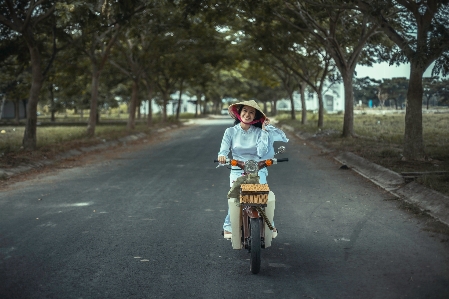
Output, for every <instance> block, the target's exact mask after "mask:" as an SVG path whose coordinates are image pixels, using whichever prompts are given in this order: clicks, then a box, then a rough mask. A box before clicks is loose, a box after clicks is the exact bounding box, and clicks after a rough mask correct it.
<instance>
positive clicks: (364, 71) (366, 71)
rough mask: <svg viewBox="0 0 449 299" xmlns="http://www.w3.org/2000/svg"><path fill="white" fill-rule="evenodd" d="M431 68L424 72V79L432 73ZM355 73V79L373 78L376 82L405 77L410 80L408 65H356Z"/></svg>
mask: <svg viewBox="0 0 449 299" xmlns="http://www.w3.org/2000/svg"><path fill="white" fill-rule="evenodd" d="M432 67H433V64H432V65H431V66H429V68H428V69H427V70H426V71H425V72H424V77H430V76H431V73H432ZM355 71H356V72H357V78H363V77H370V78H374V79H376V80H380V79H383V78H385V79H387V78H388V79H390V78H395V77H406V78H407V79H409V78H410V64H408V63H407V64H401V65H400V66H396V65H391V66H390V65H388V62H383V63H379V64H375V65H374V66H372V67H368V66H363V65H358V66H357V67H356V68H355Z"/></svg>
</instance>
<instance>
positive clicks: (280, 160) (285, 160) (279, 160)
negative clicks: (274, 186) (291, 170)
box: [278, 158, 288, 162]
mask: <svg viewBox="0 0 449 299" xmlns="http://www.w3.org/2000/svg"><path fill="white" fill-rule="evenodd" d="M278 162H288V158H281V159H278Z"/></svg>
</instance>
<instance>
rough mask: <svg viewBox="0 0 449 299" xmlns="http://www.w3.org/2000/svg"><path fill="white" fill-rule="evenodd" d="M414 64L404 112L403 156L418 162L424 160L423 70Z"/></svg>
mask: <svg viewBox="0 0 449 299" xmlns="http://www.w3.org/2000/svg"><path fill="white" fill-rule="evenodd" d="M416 64H417V62H411V64H410V81H409V87H408V91H407V106H406V110H405V132H404V151H403V155H404V158H405V159H407V160H420V159H423V158H424V154H425V153H424V142H423V127H422V96H423V85H422V76H423V73H424V70H425V69H423V68H422V67H419V66H417V65H416Z"/></svg>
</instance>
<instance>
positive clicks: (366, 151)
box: [276, 113, 449, 196]
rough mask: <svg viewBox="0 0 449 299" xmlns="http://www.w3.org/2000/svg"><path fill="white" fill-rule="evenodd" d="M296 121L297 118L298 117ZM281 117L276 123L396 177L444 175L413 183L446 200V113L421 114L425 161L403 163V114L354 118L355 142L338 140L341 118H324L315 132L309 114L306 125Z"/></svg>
mask: <svg viewBox="0 0 449 299" xmlns="http://www.w3.org/2000/svg"><path fill="white" fill-rule="evenodd" d="M298 117H300V115H299V114H298ZM289 118H290V115H287V114H281V115H279V116H277V117H276V119H277V120H278V121H279V122H280V123H281V124H286V125H289V126H291V127H293V128H294V130H295V131H296V132H301V133H302V134H305V135H306V136H309V137H310V138H312V139H315V140H317V141H321V142H325V143H326V144H327V145H328V146H330V147H332V148H334V149H336V150H338V151H349V152H353V153H355V154H357V155H359V156H361V157H363V158H365V159H367V160H369V161H371V162H373V163H376V164H379V165H381V166H384V167H386V168H388V169H391V170H393V171H395V172H397V173H402V172H437V171H438V172H448V174H447V175H422V176H420V177H418V178H417V180H416V181H417V182H418V183H421V184H423V185H425V186H426V187H429V188H431V189H434V190H436V191H438V192H441V193H443V194H446V195H448V196H449V113H444V114H430V113H426V114H423V138H424V145H425V151H426V155H427V158H426V159H425V161H404V160H403V159H402V151H403V146H404V129H405V125H404V124H405V115H404V114H379V115H368V114H355V115H354V132H355V134H356V135H357V136H358V137H357V138H342V137H341V132H342V128H343V115H338V114H326V115H325V116H324V127H323V128H321V129H318V128H317V122H318V115H317V114H312V113H309V114H308V115H307V119H308V121H307V124H304V125H303V124H301V122H300V120H291V119H289Z"/></svg>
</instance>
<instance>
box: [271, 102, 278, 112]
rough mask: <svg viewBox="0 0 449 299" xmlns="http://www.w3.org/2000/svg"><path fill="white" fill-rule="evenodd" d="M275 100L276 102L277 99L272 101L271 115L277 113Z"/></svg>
mask: <svg viewBox="0 0 449 299" xmlns="http://www.w3.org/2000/svg"><path fill="white" fill-rule="evenodd" d="M277 102H278V100H273V103H272V106H271V115H272V116H276V114H277V109H276V105H277Z"/></svg>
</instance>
